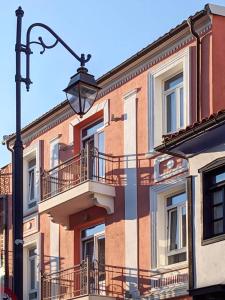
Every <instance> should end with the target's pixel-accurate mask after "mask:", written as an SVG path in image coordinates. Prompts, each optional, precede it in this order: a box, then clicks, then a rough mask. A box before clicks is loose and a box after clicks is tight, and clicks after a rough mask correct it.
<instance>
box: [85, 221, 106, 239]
mask: <svg viewBox="0 0 225 300" xmlns="http://www.w3.org/2000/svg"><path fill="white" fill-rule="evenodd" d="M104 230H105V224H100V225H97V226H94V227H90V228H87V229H85V230H83V231H82V233H81V237H82V238H85V237H89V236H93V235H94V234H96V233H99V232H101V231H104Z"/></svg>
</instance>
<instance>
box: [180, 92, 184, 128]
mask: <svg viewBox="0 0 225 300" xmlns="http://www.w3.org/2000/svg"><path fill="white" fill-rule="evenodd" d="M183 94H184V91H183V88H180V127H184V95H183Z"/></svg>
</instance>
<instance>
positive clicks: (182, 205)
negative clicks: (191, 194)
mask: <svg viewBox="0 0 225 300" xmlns="http://www.w3.org/2000/svg"><path fill="white" fill-rule="evenodd" d="M181 193H185V190H183V191H182V190H181V191H179V192H176V193H174V194H173V195H170V196H169V197H173V196H176V195H178V194H181ZM169 197H168V196H166V197H165V209H166V216H167V220H166V224H167V253H166V254H167V264H168V257H169V256H172V255H176V254H181V253H186V255H187V246H186V247H183V246H182V244H183V236H182V235H183V233H182V230H181V229H182V209H183V208H185V209H186V245H187V200H186V201H183V202H180V203H178V204H174V205H170V206H167V203H166V202H167V199H168V198H169ZM175 209H176V210H177V217H178V249H175V250H169V249H170V224H171V223H170V213H171V212H172V211H174V210H175Z"/></svg>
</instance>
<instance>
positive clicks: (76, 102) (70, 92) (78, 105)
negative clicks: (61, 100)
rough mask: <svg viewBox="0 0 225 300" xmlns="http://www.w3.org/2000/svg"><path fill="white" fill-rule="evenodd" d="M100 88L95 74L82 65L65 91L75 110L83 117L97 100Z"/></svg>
mask: <svg viewBox="0 0 225 300" xmlns="http://www.w3.org/2000/svg"><path fill="white" fill-rule="evenodd" d="M99 89H100V88H99V87H98V85H97V83H96V81H95V79H94V76H93V75H90V74H88V70H87V69H86V68H84V67H80V68H79V69H77V73H76V74H75V75H74V76H72V77H71V79H70V82H69V84H68V86H67V88H65V89H64V92H66V96H67V99H68V101H69V103H70V106H71V108H72V109H73V111H74V112H75V113H76V114H78V115H79V116H80V117H81V118H82V117H83V115H84V114H86V113H87V112H88V111H89V109H90V108H91V107H92V105H93V103H94V102H95V99H96V96H97V93H98V90H99Z"/></svg>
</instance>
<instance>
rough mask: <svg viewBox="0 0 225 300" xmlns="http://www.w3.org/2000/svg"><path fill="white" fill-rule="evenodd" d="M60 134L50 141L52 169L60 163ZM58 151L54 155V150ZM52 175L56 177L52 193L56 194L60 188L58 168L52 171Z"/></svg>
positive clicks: (52, 184)
mask: <svg viewBox="0 0 225 300" xmlns="http://www.w3.org/2000/svg"><path fill="white" fill-rule="evenodd" d="M59 139H60V137H59V135H57V136H56V137H55V138H53V139H51V140H50V142H49V168H50V170H51V169H53V168H55V167H57V166H58V165H59ZM55 149H56V151H57V156H56V157H54V155H55V154H54V151H55ZM51 177H52V178H55V182H51V195H54V194H55V193H56V191H57V189H58V170H57V169H56V170H53V171H51Z"/></svg>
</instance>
